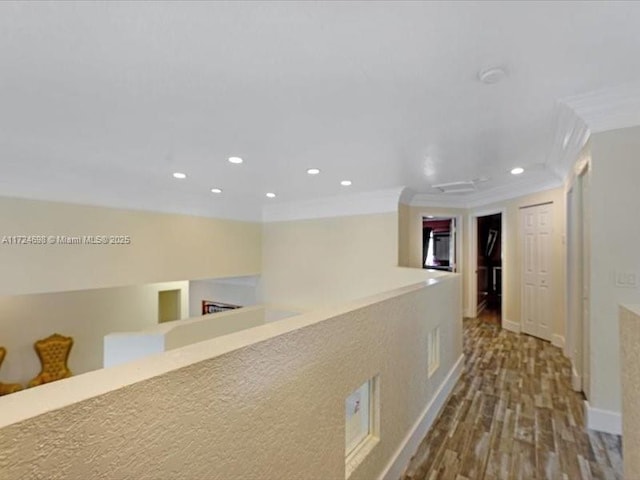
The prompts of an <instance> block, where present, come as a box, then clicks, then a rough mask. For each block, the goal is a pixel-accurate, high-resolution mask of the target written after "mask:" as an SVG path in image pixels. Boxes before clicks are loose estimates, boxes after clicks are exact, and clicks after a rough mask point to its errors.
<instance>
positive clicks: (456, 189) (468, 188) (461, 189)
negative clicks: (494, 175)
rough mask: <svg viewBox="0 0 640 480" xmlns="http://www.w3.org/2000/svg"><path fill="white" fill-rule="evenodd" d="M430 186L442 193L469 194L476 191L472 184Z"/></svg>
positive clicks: (455, 183)
mask: <svg viewBox="0 0 640 480" xmlns="http://www.w3.org/2000/svg"><path fill="white" fill-rule="evenodd" d="M432 186H433V188H437V189H438V190H440V191H441V192H442V193H469V192H475V191H476V185H475V183H473V182H452V183H441V184H440V185H432Z"/></svg>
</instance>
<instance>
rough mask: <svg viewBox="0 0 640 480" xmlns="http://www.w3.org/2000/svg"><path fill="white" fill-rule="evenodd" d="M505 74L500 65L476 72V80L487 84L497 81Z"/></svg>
mask: <svg viewBox="0 0 640 480" xmlns="http://www.w3.org/2000/svg"><path fill="white" fill-rule="evenodd" d="M506 76H507V72H505V70H504V68H502V67H491V68H486V69H484V70H480V72H478V80H480V81H481V82H482V83H484V84H487V85H491V84H493V83H498V82H499V81H500V80H502V79H503V78H504V77H506Z"/></svg>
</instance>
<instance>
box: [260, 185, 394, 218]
mask: <svg viewBox="0 0 640 480" xmlns="http://www.w3.org/2000/svg"><path fill="white" fill-rule="evenodd" d="M403 190H404V187H397V188H391V189H387V190H376V191H372V192H360V193H353V194H348V195H336V196H333V197H324V198H316V199H313V200H304V201H298V202H289V203H278V204H273V205H267V206H265V207H263V209H262V221H263V222H265V223H268V222H286V221H292V220H310V219H315V218H329V217H348V216H352V215H371V214H375V213H389V212H397V211H398V202H399V200H400V196H401V194H402V192H403Z"/></svg>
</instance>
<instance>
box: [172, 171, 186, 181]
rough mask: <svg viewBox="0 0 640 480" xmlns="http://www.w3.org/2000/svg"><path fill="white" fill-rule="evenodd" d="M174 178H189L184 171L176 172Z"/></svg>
mask: <svg viewBox="0 0 640 480" xmlns="http://www.w3.org/2000/svg"><path fill="white" fill-rule="evenodd" d="M173 178H180V179H183V178H187V174H186V173H182V172H175V173H174V174H173Z"/></svg>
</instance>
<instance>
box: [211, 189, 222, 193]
mask: <svg viewBox="0 0 640 480" xmlns="http://www.w3.org/2000/svg"><path fill="white" fill-rule="evenodd" d="M211 193H222V189H220V188H212V189H211Z"/></svg>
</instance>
